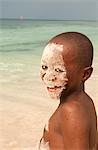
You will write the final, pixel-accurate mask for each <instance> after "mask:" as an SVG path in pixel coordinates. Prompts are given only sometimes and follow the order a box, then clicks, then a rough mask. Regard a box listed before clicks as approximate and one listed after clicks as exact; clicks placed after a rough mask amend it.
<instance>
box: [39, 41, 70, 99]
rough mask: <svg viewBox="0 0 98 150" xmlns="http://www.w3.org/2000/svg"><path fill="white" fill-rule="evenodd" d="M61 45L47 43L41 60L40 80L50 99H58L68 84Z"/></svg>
mask: <svg viewBox="0 0 98 150" xmlns="http://www.w3.org/2000/svg"><path fill="white" fill-rule="evenodd" d="M62 51H63V45H59V44H55V43H49V44H48V45H47V46H46V47H45V49H44V51H43V55H42V59H41V71H40V73H41V78H42V80H43V82H44V83H45V85H46V87H47V89H48V92H49V94H50V96H51V97H52V98H57V99H58V98H60V96H61V93H62V91H63V90H64V89H66V84H67V82H68V79H67V76H66V75H67V73H66V68H65V66H64V61H63V57H62Z"/></svg>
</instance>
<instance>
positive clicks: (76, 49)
mask: <svg viewBox="0 0 98 150" xmlns="http://www.w3.org/2000/svg"><path fill="white" fill-rule="evenodd" d="M49 43H55V44H60V45H64V51H63V56H64V58H65V56H66V57H67V58H68V59H69V60H71V61H72V62H75V63H77V64H79V65H80V66H81V67H88V66H91V65H92V60H93V45H92V43H91V41H90V40H89V38H88V37H87V36H85V35H84V34H81V33H78V32H65V33H61V34H59V35H57V36H55V37H53V38H52V39H51V40H50V41H49Z"/></svg>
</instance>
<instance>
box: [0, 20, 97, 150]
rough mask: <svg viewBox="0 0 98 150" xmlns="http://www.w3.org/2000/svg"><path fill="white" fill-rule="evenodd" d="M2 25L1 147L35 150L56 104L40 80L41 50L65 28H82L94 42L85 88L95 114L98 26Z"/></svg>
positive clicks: (0, 74)
mask: <svg viewBox="0 0 98 150" xmlns="http://www.w3.org/2000/svg"><path fill="white" fill-rule="evenodd" d="M6 24H7V25H6ZM66 24H67V25H66ZM88 24H89V25H88ZM4 25H5V28H4V26H3V28H4V30H3V28H2V30H1V31H0V32H2V39H3V40H2V44H1V45H0V150H36V144H37V143H38V142H39V140H40V138H41V136H42V133H43V128H44V125H45V124H46V122H47V121H48V119H49V117H50V116H51V115H52V113H53V112H54V111H55V109H56V108H57V106H58V104H59V101H56V100H53V99H51V98H50V97H49V96H48V94H47V92H46V89H45V87H44V85H43V83H42V82H41V79H40V73H39V72H40V59H41V53H42V51H43V48H44V46H45V44H46V43H47V41H48V39H49V38H50V37H52V36H53V35H56V34H57V33H60V32H62V31H65V29H66V31H70V30H75V31H76V30H78V31H81V32H83V33H85V34H87V35H88V36H89V37H90V38H91V40H92V41H93V44H94V50H95V52H94V60H93V68H94V70H93V73H92V75H91V77H90V79H89V80H88V81H87V82H86V88H85V90H86V92H87V93H88V94H89V95H90V97H91V98H92V99H93V101H94V104H95V108H96V111H97V114H98V43H97V42H98V27H97V26H96V28H95V23H85V24H83V23H82V25H83V26H81V23H80V24H79V22H78V23H76V24H75V23H74V24H73V23H72V22H71V23H70V22H69V23H68V22H67V23H66V22H61V23H60V22H34V23H33V22H31V21H29V22H27V21H26V22H25V23H24V22H22V23H21V24H20V22H17V21H16V22H15V21H14V23H13V22H10V21H6V22H5V23H4ZM64 25H65V27H66V28H65V27H64ZM12 27H13V28H12ZM16 27H17V30H16ZM22 27H24V28H22ZM47 28H48V30H46V29H47ZM5 29H6V30H5ZM41 30H43V31H44V32H41ZM31 31H32V32H31ZM38 31H39V32H40V34H39V32H38ZM5 33H6V35H5ZM47 34H48V35H47ZM24 35H25V36H24ZM35 35H37V36H35ZM38 35H40V36H38ZM12 37H13V39H12Z"/></svg>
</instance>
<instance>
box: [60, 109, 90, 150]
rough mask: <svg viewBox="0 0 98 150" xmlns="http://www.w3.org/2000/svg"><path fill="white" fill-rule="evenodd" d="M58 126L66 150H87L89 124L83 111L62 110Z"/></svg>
mask: <svg viewBox="0 0 98 150" xmlns="http://www.w3.org/2000/svg"><path fill="white" fill-rule="evenodd" d="M60 126H61V134H62V137H63V141H64V146H65V149H66V150H89V123H88V119H87V116H86V114H85V113H84V112H83V111H81V110H80V109H78V108H74V109H72V108H70V107H68V109H66V108H63V109H62V111H61V125H60Z"/></svg>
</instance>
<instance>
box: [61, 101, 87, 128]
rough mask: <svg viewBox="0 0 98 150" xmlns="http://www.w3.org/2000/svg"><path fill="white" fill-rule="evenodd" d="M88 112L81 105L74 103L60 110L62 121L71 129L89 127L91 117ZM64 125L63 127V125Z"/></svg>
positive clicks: (65, 105) (63, 106)
mask: <svg viewBox="0 0 98 150" xmlns="http://www.w3.org/2000/svg"><path fill="white" fill-rule="evenodd" d="M88 114H89V113H88V111H87V110H86V109H85V108H83V106H81V104H80V103H78V102H75V101H72V102H71V103H67V104H64V105H62V106H61V108H60V119H61V122H63V124H64V126H67V125H68V127H69V128H71V127H74V128H76V126H82V127H83V125H84V126H85V127H86V126H87V127H88V125H89V116H88ZM63 124H62V125H63Z"/></svg>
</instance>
